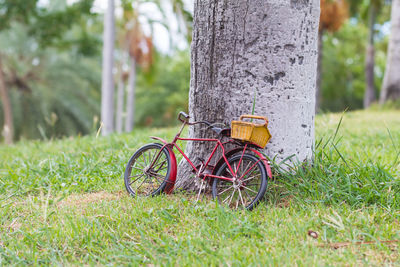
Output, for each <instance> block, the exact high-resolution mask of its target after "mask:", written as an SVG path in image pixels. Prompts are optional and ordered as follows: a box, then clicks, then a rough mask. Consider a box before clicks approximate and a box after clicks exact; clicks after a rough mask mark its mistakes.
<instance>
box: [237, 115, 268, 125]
mask: <svg viewBox="0 0 400 267" xmlns="http://www.w3.org/2000/svg"><path fill="white" fill-rule="evenodd" d="M244 118H248V119H256V120H264V121H265V123H255V125H257V126H264V125H268V119H267V117H263V116H257V115H242V116H240V118H239V120H241V121H242V120H243V119H244Z"/></svg>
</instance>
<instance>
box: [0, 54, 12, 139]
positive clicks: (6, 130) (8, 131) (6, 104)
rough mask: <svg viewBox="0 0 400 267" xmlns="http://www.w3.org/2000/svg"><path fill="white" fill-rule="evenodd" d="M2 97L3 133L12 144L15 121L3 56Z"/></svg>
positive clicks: (1, 72) (1, 67)
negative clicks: (5, 77)
mask: <svg viewBox="0 0 400 267" xmlns="http://www.w3.org/2000/svg"><path fill="white" fill-rule="evenodd" d="M0 99H1V101H2V102H3V114H4V126H3V132H2V134H3V136H4V142H5V143H6V144H8V145H10V144H12V143H13V137H14V122H13V116H12V108H11V101H10V96H9V95H8V90H7V87H6V82H5V79H4V73H3V65H2V61H1V57H0Z"/></svg>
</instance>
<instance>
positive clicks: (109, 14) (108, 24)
mask: <svg viewBox="0 0 400 267" xmlns="http://www.w3.org/2000/svg"><path fill="white" fill-rule="evenodd" d="M107 3H108V6H107V11H106V14H105V15H104V35H103V67H102V70H103V74H102V83H101V120H102V123H103V128H102V134H103V135H108V134H110V133H112V132H113V131H114V79H113V67H114V41H115V18H114V0H108V1H107Z"/></svg>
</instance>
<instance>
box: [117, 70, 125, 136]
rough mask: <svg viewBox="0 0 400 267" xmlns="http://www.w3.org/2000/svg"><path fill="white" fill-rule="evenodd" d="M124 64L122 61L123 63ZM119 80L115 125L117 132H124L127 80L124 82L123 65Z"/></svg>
mask: <svg viewBox="0 0 400 267" xmlns="http://www.w3.org/2000/svg"><path fill="white" fill-rule="evenodd" d="M121 65H122V63H121ZM119 74H120V75H119V81H118V91H117V114H116V123H115V127H116V130H117V133H122V127H123V125H122V124H123V112H124V90H125V82H124V77H123V76H124V75H123V70H122V66H121V68H120V73H119Z"/></svg>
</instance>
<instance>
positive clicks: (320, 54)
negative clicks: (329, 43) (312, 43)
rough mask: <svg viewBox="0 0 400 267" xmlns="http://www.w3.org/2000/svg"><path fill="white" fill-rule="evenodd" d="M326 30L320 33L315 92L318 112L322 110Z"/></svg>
mask: <svg viewBox="0 0 400 267" xmlns="http://www.w3.org/2000/svg"><path fill="white" fill-rule="evenodd" d="M323 37H324V30H320V31H319V32H318V65H317V88H316V92H315V111H316V112H318V111H319V109H320V108H321V102H322V92H321V82H322V58H323V48H324V40H323Z"/></svg>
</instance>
